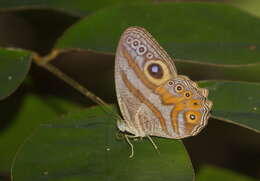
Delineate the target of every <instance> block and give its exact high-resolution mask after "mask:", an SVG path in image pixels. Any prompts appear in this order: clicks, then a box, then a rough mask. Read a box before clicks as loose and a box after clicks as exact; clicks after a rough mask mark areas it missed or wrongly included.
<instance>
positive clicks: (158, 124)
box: [115, 27, 212, 139]
mask: <svg viewBox="0 0 260 181" xmlns="http://www.w3.org/2000/svg"><path fill="white" fill-rule="evenodd" d="M115 85H116V93H117V99H118V104H119V107H120V110H121V113H122V115H123V119H119V120H118V121H117V127H118V129H119V130H120V131H121V132H127V133H130V134H132V135H133V136H134V137H148V138H149V139H150V136H157V137H164V138H170V139H181V138H185V137H189V136H194V135H196V134H198V133H199V132H200V131H201V130H202V128H204V127H205V126H206V124H207V120H208V118H209V116H210V114H209V112H210V110H211V107H212V102H211V101H209V100H208V98H207V97H208V90H207V89H205V88H199V87H198V85H197V83H195V82H194V81H192V80H190V79H189V78H188V77H187V76H184V75H178V73H177V70H176V67H175V65H174V61H173V60H172V59H171V58H170V56H169V55H168V54H167V53H166V51H165V50H164V49H163V48H162V47H161V46H160V45H159V44H158V43H157V42H156V40H155V39H154V38H153V37H152V35H151V34H150V33H149V32H147V31H146V30H145V29H144V28H141V27H129V28H127V29H126V30H125V31H124V32H123V34H122V36H121V38H120V41H119V44H118V47H117V51H116V58H115Z"/></svg>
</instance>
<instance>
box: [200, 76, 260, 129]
mask: <svg viewBox="0 0 260 181" xmlns="http://www.w3.org/2000/svg"><path fill="white" fill-rule="evenodd" d="M200 85H201V86H202V87H207V88H208V89H209V99H210V100H212V102H213V109H212V117H214V118H216V119H220V120H223V121H226V122H230V123H233V124H236V125H239V126H242V127H245V128H248V129H251V130H253V131H256V132H258V133H260V121H259V117H260V94H259V92H260V84H259V83H246V82H222V81H205V82H200Z"/></svg>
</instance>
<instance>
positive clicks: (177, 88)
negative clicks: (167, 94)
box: [175, 85, 184, 93]
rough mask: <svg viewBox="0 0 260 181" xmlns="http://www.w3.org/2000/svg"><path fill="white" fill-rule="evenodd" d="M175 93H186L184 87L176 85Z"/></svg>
mask: <svg viewBox="0 0 260 181" xmlns="http://www.w3.org/2000/svg"><path fill="white" fill-rule="evenodd" d="M175 91H176V92H177V93H181V92H183V91H184V88H183V86H182V85H176V86H175Z"/></svg>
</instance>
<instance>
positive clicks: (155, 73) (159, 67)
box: [144, 60, 171, 86]
mask: <svg viewBox="0 0 260 181" xmlns="http://www.w3.org/2000/svg"><path fill="white" fill-rule="evenodd" d="M144 74H145V76H146V78H147V80H148V81H150V82H151V83H152V84H154V85H157V86H159V85H162V84H164V83H165V82H167V81H168V80H170V78H171V74H170V73H169V69H168V67H167V65H166V64H165V63H164V62H162V61H158V60H149V61H147V62H146V63H145V65H144Z"/></svg>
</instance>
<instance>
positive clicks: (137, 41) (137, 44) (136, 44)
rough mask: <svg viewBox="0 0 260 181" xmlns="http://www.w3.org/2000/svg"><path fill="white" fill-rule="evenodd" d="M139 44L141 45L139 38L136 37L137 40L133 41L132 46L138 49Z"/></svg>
mask: <svg viewBox="0 0 260 181" xmlns="http://www.w3.org/2000/svg"><path fill="white" fill-rule="evenodd" d="M139 45H140V41H139V40H137V39H135V40H133V41H132V44H131V46H132V48H133V49H136V48H137V47H138V46H139Z"/></svg>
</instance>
